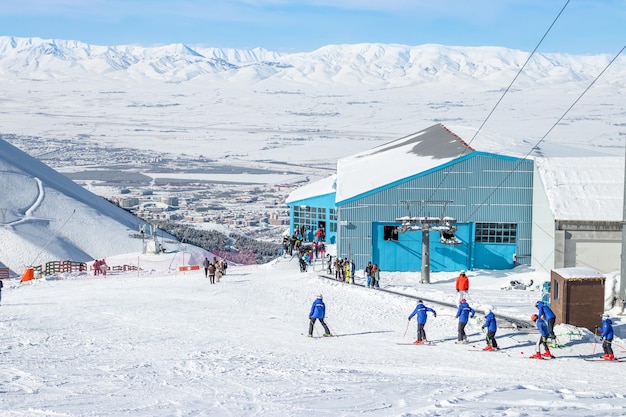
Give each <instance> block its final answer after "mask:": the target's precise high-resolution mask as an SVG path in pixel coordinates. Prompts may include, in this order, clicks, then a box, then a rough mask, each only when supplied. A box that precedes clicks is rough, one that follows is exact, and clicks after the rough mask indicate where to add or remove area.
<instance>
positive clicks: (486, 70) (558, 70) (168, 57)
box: [0, 36, 626, 87]
mask: <svg viewBox="0 0 626 417" xmlns="http://www.w3.org/2000/svg"><path fill="white" fill-rule="evenodd" d="M528 55H529V54H528V52H523V51H519V50H511V49H506V48H501V47H488V46H485V47H452V46H443V45H420V46H407V45H396V44H354V45H329V46H325V47H322V48H320V49H317V50H315V51H312V52H300V53H291V54H287V53H277V52H272V51H268V50H265V49H262V48H255V49H251V50H237V49H219V48H201V47H195V48H194V47H190V46H188V45H183V44H172V45H165V46H159V47H140V46H131V45H118V46H98V45H89V44H86V43H82V42H78V41H68V40H49V39H40V38H16V37H8V36H4V37H0V68H1V69H2V70H1V72H0V77H1V78H5V79H31V80H41V81H43V80H75V79H78V78H93V77H96V76H103V77H105V78H119V77H124V76H126V77H130V78H132V79H144V78H147V79H157V80H163V81H169V82H181V81H189V80H191V79H194V78H196V77H203V79H204V80H206V81H213V82H223V81H236V82H241V81H242V80H247V82H249V83H257V82H261V81H264V80H268V79H279V80H282V81H290V82H297V83H303V84H320V83H321V84H326V85H335V84H339V85H355V84H360V85H363V86H366V87H367V86H378V87H380V86H394V87H399V86H410V85H419V84H424V83H431V82H451V81H452V80H457V79H458V80H465V81H468V80H471V81H473V82H475V81H481V82H486V83H493V82H495V83H498V84H501V83H502V82H503V81H505V80H510V79H512V77H513V76H514V75H515V73H516V72H517V71H518V69H519V68H520V67H521V66H522V65H523V63H524V62H525V61H526V59H527V57H528ZM610 58H611V57H610V56H608V55H602V56H572V55H564V54H537V55H535V56H534V57H533V59H532V61H531V62H530V65H529V66H528V69H527V74H526V75H527V79H526V82H527V83H536V82H538V83H542V84H546V85H548V84H553V83H555V82H558V83H564V82H565V83H566V82H573V81H580V80H585V79H591V77H593V75H594V74H597V73H598V72H599V71H600V70H601V69H602V68H604V66H606V64H607V63H608V62H609V60H610ZM621 66H622V68H625V67H626V63H624V62H622V63H621Z"/></svg>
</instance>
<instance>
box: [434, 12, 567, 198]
mask: <svg viewBox="0 0 626 417" xmlns="http://www.w3.org/2000/svg"><path fill="white" fill-rule="evenodd" d="M569 2H570V0H567V1H566V2H565V4H564V5H563V7H562V8H561V11H560V12H559V13H558V14H557V16H556V17H555V18H554V20H553V21H552V24H551V25H550V26H549V27H548V29H547V30H546V31H545V33H544V34H543V36H542V37H541V39H540V40H539V42H538V43H537V45H536V46H535V49H533V51H532V52H531V53H530V55H528V58H526V62H524V65H522V66H521V67H520V69H519V70H518V71H517V74H516V75H515V77H513V80H511V82H510V83H509V85H508V87H507V88H506V89H505V90H504V92H503V93H502V95H501V96H500V99H498V101H497V102H496V104H495V105H494V106H493V108H492V109H491V111H490V112H489V114H487V117H486V118H485V120H483V122H482V124H481V125H480V126H479V127H478V130H476V133H474V136H472V139H471V140H470V141H469V142H467V147H464V148H463V150H462V151H461V153H460V154H459V155H458V156H457V158H459V157H461V156H463V155H464V154H465V153H466V152H467V150H468V148H469V146H470V145H471V144H472V142H473V141H474V139H476V137H477V136H478V134H479V133H480V131H481V130H482V128H483V127H484V126H485V124H487V121H488V120H489V119H490V118H491V116H492V115H493V113H494V112H495V111H496V109H497V108H498V106H499V105H500V103H501V102H502V100H503V99H504V96H505V95H506V94H507V93H508V92H509V90H510V89H511V87H512V86H513V84H514V83H515V81H517V79H518V78H519V76H520V75H521V74H522V71H524V68H526V65H528V63H529V62H530V59H531V58H532V57H533V56H534V55H535V52H537V49H539V46H541V44H542V43H543V41H544V40H545V38H546V37H547V36H548V33H550V31H551V30H552V27H553V26H554V25H555V23H556V22H557V20H558V19H559V17H561V14H563V12H564V11H565V8H566V7H567V5H568V4H569ZM453 168H454V166H451V167H450V168H449V169H448V170H447V171H446V172H445V174H444V175H443V177H442V178H441V181H439V184H437V187H435V189H434V190H433V191H432V193H431V195H430V198H428V200H432V199H433V197H434V195H435V193H436V192H437V191H438V190H439V189H440V188H441V186H442V184H443V183H444V181H445V180H446V179H447V178H448V176H449V175H450V173H451V172H452V170H453ZM516 168H517V166H516V167H515V168H514V169H516Z"/></svg>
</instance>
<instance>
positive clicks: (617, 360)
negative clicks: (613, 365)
mask: <svg viewBox="0 0 626 417" xmlns="http://www.w3.org/2000/svg"><path fill="white" fill-rule="evenodd" d="M583 359H584V360H586V361H588V362H626V358H622V359H617V358H616V359H615V360H612V361H610V360H608V359H603V358H600V357H598V358H583Z"/></svg>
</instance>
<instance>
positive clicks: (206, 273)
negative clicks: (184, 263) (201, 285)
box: [204, 268, 209, 278]
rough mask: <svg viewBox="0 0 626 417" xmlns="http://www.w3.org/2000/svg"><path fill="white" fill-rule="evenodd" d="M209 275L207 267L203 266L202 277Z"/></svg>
mask: <svg viewBox="0 0 626 417" xmlns="http://www.w3.org/2000/svg"><path fill="white" fill-rule="evenodd" d="M208 275H209V268H204V277H205V278H206V277H207V276H208Z"/></svg>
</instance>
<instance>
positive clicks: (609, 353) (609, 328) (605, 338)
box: [596, 313, 615, 361]
mask: <svg viewBox="0 0 626 417" xmlns="http://www.w3.org/2000/svg"><path fill="white" fill-rule="evenodd" d="M596 330H601V331H602V336H600V340H602V350H604V355H602V359H607V360H609V361H614V360H615V355H614V354H613V348H612V347H611V345H612V343H613V322H612V321H611V319H610V318H609V315H608V314H606V313H604V314H602V327H598V328H597V329H596Z"/></svg>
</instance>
